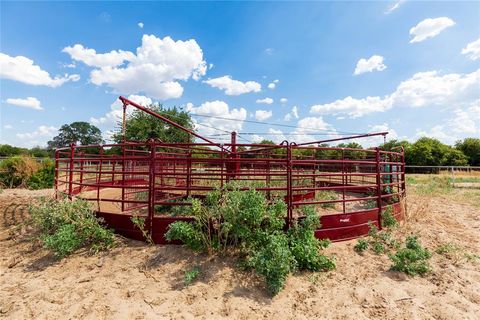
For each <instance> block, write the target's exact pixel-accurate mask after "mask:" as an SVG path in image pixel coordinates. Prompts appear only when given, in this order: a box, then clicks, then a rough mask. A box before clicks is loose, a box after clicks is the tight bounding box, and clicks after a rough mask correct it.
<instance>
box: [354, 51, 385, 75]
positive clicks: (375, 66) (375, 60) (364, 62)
mask: <svg viewBox="0 0 480 320" xmlns="http://www.w3.org/2000/svg"><path fill="white" fill-rule="evenodd" d="M386 68H387V66H386V65H385V64H384V63H383V57H382V56H379V55H373V56H371V57H370V58H368V59H364V58H362V59H360V60H358V62H357V66H356V67H355V71H354V73H353V74H355V75H359V74H362V73H365V72H372V71H383V70H385V69H386Z"/></svg>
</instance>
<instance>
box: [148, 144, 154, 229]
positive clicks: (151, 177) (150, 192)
mask: <svg viewBox="0 0 480 320" xmlns="http://www.w3.org/2000/svg"><path fill="white" fill-rule="evenodd" d="M155 155H156V145H155V141H153V142H151V144H150V171H149V179H148V180H149V188H148V226H147V228H148V231H149V233H150V236H152V234H153V230H152V225H153V215H154V212H155Z"/></svg>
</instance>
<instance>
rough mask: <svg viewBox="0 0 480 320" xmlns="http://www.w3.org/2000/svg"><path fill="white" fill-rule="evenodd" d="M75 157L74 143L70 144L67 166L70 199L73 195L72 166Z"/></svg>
mask: <svg viewBox="0 0 480 320" xmlns="http://www.w3.org/2000/svg"><path fill="white" fill-rule="evenodd" d="M74 156H75V143H72V144H70V164H69V168H68V169H69V175H68V176H69V181H68V198H69V199H72V193H73V184H72V183H73V166H74V164H75V163H74V160H73V158H74Z"/></svg>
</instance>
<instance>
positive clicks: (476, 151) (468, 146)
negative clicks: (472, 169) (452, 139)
mask: <svg viewBox="0 0 480 320" xmlns="http://www.w3.org/2000/svg"><path fill="white" fill-rule="evenodd" d="M455 146H456V148H457V149H458V150H460V151H462V152H463V154H464V155H465V156H466V157H467V158H468V164H469V165H471V166H480V138H465V139H464V140H463V141H457V143H456V144H455Z"/></svg>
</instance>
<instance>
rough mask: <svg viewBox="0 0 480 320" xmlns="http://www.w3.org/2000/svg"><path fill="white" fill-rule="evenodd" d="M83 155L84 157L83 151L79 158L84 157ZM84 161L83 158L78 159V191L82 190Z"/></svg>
mask: <svg viewBox="0 0 480 320" xmlns="http://www.w3.org/2000/svg"><path fill="white" fill-rule="evenodd" d="M84 157H85V153H83V152H82V153H81V154H80V158H84ZM84 161H85V160H84V159H80V186H79V188H80V190H79V192H82V188H83V162H84Z"/></svg>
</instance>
